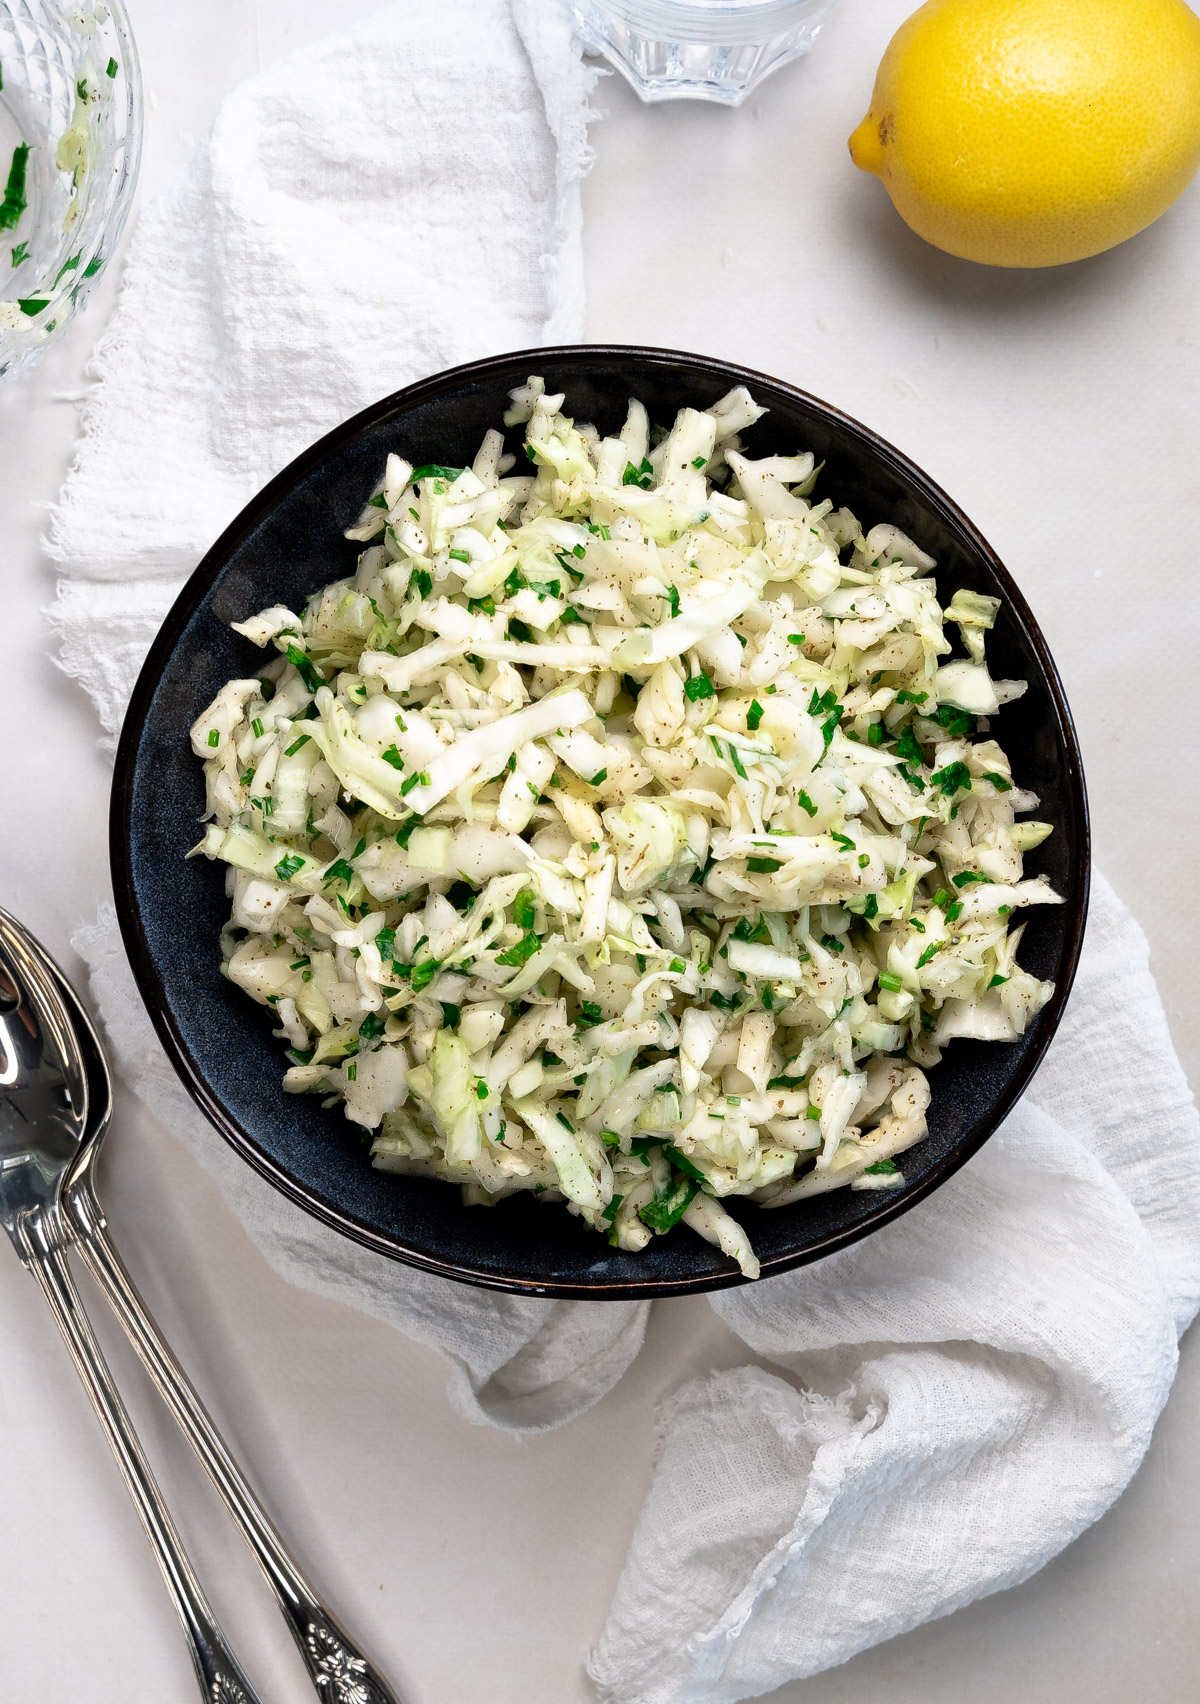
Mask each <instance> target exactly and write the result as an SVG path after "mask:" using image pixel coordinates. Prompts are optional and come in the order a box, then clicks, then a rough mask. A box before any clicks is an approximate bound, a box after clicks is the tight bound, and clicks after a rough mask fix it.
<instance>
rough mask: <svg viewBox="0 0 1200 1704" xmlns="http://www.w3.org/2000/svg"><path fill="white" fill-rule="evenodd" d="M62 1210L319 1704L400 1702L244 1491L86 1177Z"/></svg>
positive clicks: (239, 1475) (72, 1189)
mask: <svg viewBox="0 0 1200 1704" xmlns="http://www.w3.org/2000/svg"><path fill="white" fill-rule="evenodd" d="M64 1208H65V1210H66V1211H67V1212H68V1213H69V1215H70V1217H71V1220H72V1223H73V1225H74V1227H75V1229H76V1230H77V1231H78V1233H79V1243H78V1247H79V1252H80V1254H81V1255H82V1256H83V1259H84V1260H85V1261H86V1263H87V1266H88V1269H89V1270H90V1272H91V1273H92V1276H93V1277H94V1278H95V1280H96V1282H97V1284H98V1285H99V1286H100V1288H101V1290H102V1291H103V1292H104V1295H105V1296H106V1298H107V1299H108V1301H109V1302H110V1303H111V1305H112V1308H113V1311H114V1313H115V1314H116V1316H117V1318H118V1319H119V1320H120V1322H121V1324H122V1325H123V1326H124V1328H125V1331H126V1333H127V1335H128V1337H129V1340H130V1342H131V1343H132V1344H133V1346H134V1348H135V1349H136V1350H137V1352H138V1354H139V1355H140V1356H141V1358H142V1361H143V1362H144V1363H145V1366H146V1370H147V1371H148V1372H149V1374H150V1377H151V1378H152V1379H153V1380H154V1383H155V1385H156V1386H157V1387H158V1390H159V1392H160V1393H161V1395H162V1397H163V1400H164V1401H165V1402H166V1404H167V1406H168V1407H169V1408H170V1410H171V1412H172V1414H174V1416H175V1418H176V1420H177V1421H178V1422H179V1425H180V1427H181V1428H182V1430H183V1432H184V1434H185V1435H186V1437H187V1439H188V1441H189V1443H190V1444H191V1446H192V1448H193V1449H194V1450H195V1452H196V1454H197V1455H198V1456H199V1458H200V1461H201V1462H202V1464H203V1466H204V1467H205V1469H206V1471H207V1472H208V1475H209V1477H210V1479H211V1480H212V1482H213V1484H214V1485H215V1486H216V1488H217V1490H218V1492H219V1493H220V1495H221V1498H222V1500H223V1501H224V1503H225V1506H226V1508H227V1509H228V1510H229V1513H230V1514H231V1515H232V1516H233V1519H234V1521H235V1522H236V1524H237V1526H238V1528H239V1530H240V1531H241V1534H242V1536H243V1538H244V1539H245V1540H246V1543H247V1544H248V1545H249V1546H250V1549H251V1550H252V1551H253V1553H254V1555H255V1557H256V1559H257V1561H258V1564H259V1567H260V1568H261V1569H262V1571H263V1573H264V1574H265V1575H266V1577H267V1581H268V1584H269V1585H270V1587H271V1590H272V1591H273V1592H274V1593H275V1597H276V1600H277V1602H278V1604H279V1607H280V1609H281V1610H282V1611H283V1615H284V1618H285V1620H286V1621H287V1624H288V1627H289V1628H290V1630H291V1634H292V1637H293V1639H294V1640H295V1641H296V1644H297V1646H298V1647H299V1651H300V1655H301V1657H302V1658H303V1659H304V1664H305V1666H306V1668H307V1669H308V1672H309V1675H310V1677H311V1679H312V1682H313V1685H314V1686H315V1687H316V1689H317V1693H318V1695H319V1697H320V1698H321V1699H323V1700H324V1701H325V1704H400V1701H399V1700H398V1699H397V1697H396V1695H395V1693H394V1692H393V1691H392V1690H391V1688H390V1687H389V1686H388V1685H387V1683H386V1682H385V1681H384V1680H383V1679H382V1677H381V1676H380V1675H379V1674H378V1673H377V1672H376V1670H375V1669H374V1667H373V1666H372V1665H371V1664H370V1663H369V1662H368V1661H367V1659H366V1658H365V1657H364V1656H363V1655H362V1653H361V1652H360V1651H359V1650H358V1649H357V1648H356V1647H355V1646H354V1644H353V1643H352V1642H351V1641H350V1639H349V1638H348V1637H347V1635H346V1633H345V1632H344V1631H343V1629H342V1628H341V1626H340V1625H339V1624H338V1622H337V1621H336V1620H335V1619H334V1617H333V1615H332V1614H331V1613H330V1611H329V1610H328V1609H326V1607H325V1605H324V1604H323V1603H322V1602H321V1600H320V1598H319V1597H318V1596H317V1594H316V1592H315V1591H314V1590H313V1588H312V1587H311V1586H310V1585H309V1583H308V1581H307V1580H306V1579H305V1578H304V1575H303V1574H302V1573H301V1572H300V1569H299V1568H298V1567H297V1565H296V1562H295V1560H294V1559H293V1557H292V1556H291V1555H290V1553H289V1552H288V1550H287V1547H286V1546H285V1544H284V1542H283V1540H282V1539H281V1538H280V1536H279V1534H278V1533H277V1532H276V1531H275V1528H274V1527H273V1526H272V1524H271V1522H270V1520H269V1519H268V1517H267V1514H266V1512H265V1510H264V1509H263V1507H262V1505H261V1503H260V1502H259V1501H258V1499H257V1497H256V1496H255V1495H254V1493H253V1491H251V1489H250V1487H249V1485H247V1483H246V1480H245V1478H244V1477H243V1475H242V1471H241V1469H240V1468H239V1467H238V1465H237V1463H236V1461H234V1459H233V1457H232V1456H231V1455H230V1453H229V1451H228V1449H227V1448H226V1446H225V1443H224V1440H223V1439H222V1437H221V1435H220V1433H219V1432H218V1431H217V1428H216V1426H215V1425H214V1424H213V1422H212V1420H211V1418H210V1417H209V1414H208V1412H207V1410H206V1409H205V1407H204V1404H203V1403H202V1402H201V1400H200V1398H199V1396H198V1395H197V1394H196V1391H195V1389H194V1388H193V1386H192V1384H191V1381H190V1380H189V1379H188V1376H187V1374H186V1373H185V1372H184V1371H183V1368H182V1367H181V1366H180V1365H179V1362H178V1361H177V1360H176V1359H175V1355H174V1353H173V1352H172V1350H171V1348H170V1345H169V1344H168V1343H167V1342H166V1340H165V1339H164V1337H163V1336H162V1333H161V1332H160V1331H159V1328H158V1326H157V1325H156V1324H155V1322H154V1319H153V1317H152V1315H151V1313H150V1310H149V1309H148V1308H147V1306H146V1304H145V1302H144V1301H143V1300H142V1298H141V1296H140V1295H139V1294H138V1291H137V1287H136V1286H135V1284H134V1282H133V1279H132V1278H131V1277H130V1276H129V1273H128V1271H127V1270H126V1268H125V1263H124V1262H123V1261H122V1259H121V1256H120V1255H119V1254H118V1253H117V1250H116V1248H115V1246H114V1244H113V1242H112V1239H111V1237H110V1236H109V1234H108V1228H107V1225H106V1224H105V1220H104V1213H103V1211H102V1209H101V1207H100V1203H99V1201H98V1199H97V1197H96V1194H95V1191H94V1190H93V1188H92V1185H91V1180H90V1178H89V1177H88V1176H87V1175H85V1176H84V1177H83V1178H81V1179H80V1180H79V1181H78V1182H77V1183H75V1184H74V1185H71V1186H69V1187H68V1190H67V1191H66V1193H65V1197H64Z"/></svg>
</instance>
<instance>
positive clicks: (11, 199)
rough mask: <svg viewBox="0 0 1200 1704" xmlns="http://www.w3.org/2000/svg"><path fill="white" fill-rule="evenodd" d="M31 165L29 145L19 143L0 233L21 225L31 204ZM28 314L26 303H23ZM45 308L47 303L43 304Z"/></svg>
mask: <svg viewBox="0 0 1200 1704" xmlns="http://www.w3.org/2000/svg"><path fill="white" fill-rule="evenodd" d="M28 164H29V143H28V142H18V143H17V145H16V147H15V148H14V149H13V157H12V164H11V165H10V166H9V168H8V184H7V186H6V188H5V191H4V200H3V201H0V231H12V230H15V229H16V226H17V225H18V224H19V223H20V219H21V215H22V213H24V211H25V209H26V207H27V206H28V205H29V203H28V202H27V201H26V199H25V171H26V167H27V166H28ZM21 306H22V308H23V309H24V311H25V312H26V313H28V312H29V310H28V308H25V304H24V302H22V303H21ZM42 306H43V307H44V306H45V303H43V304H42Z"/></svg>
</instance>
